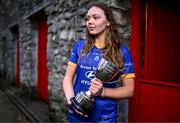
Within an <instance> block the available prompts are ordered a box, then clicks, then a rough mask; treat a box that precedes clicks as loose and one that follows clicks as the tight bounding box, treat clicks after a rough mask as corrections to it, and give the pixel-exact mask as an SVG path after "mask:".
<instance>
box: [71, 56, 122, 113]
mask: <svg viewBox="0 0 180 123" xmlns="http://www.w3.org/2000/svg"><path fill="white" fill-rule="evenodd" d="M119 71H120V68H119V67H117V66H116V65H115V64H113V63H111V62H109V61H107V60H106V59H104V58H102V59H101V60H100V62H99V63H98V65H97V69H96V72H95V77H96V78H98V79H100V80H101V81H102V82H108V81H110V80H111V79H112V78H113V77H114V76H115V75H117V73H119ZM70 101H71V106H72V107H73V108H74V109H75V110H77V111H79V112H81V113H82V114H85V115H88V114H89V112H90V111H91V110H92V109H93V107H94V104H95V101H94V97H93V95H92V93H91V92H90V91H89V90H88V91H86V92H82V91H81V92H79V93H78V94H77V95H76V96H75V97H73V98H71V99H70Z"/></svg>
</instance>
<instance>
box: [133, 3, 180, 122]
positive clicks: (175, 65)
mask: <svg viewBox="0 0 180 123" xmlns="http://www.w3.org/2000/svg"><path fill="white" fill-rule="evenodd" d="M133 5H134V6H141V5H143V7H142V8H143V9H142V8H136V9H135V10H136V12H139V13H140V15H141V16H138V17H140V19H137V18H136V17H134V15H132V16H133V17H134V18H132V19H134V20H132V21H134V22H133V23H134V25H135V24H137V25H138V26H137V28H140V29H134V31H135V32H134V33H133V34H135V35H134V37H133V38H135V39H133V40H132V45H131V51H132V52H133V56H134V58H135V59H134V60H135V69H136V75H137V78H136V80H135V82H136V84H135V89H136V90H135V97H134V98H133V99H132V102H131V103H130V105H131V106H130V107H131V108H134V109H135V110H134V109H130V116H131V117H130V121H141V122H179V121H180V117H179V114H180V105H179V104H180V98H179V96H180V80H179V76H180V72H179V69H180V58H179V52H180V13H179V10H178V2H177V1H176V0H172V1H160V0H158V1H156V0H146V1H144V3H143V1H139V5H137V3H135V2H134V4H133ZM133 5H132V6H133ZM140 10H143V12H142V11H140ZM136 36H137V37H136ZM137 39H139V40H137ZM133 47H135V49H133ZM136 48H139V49H140V50H136ZM135 51H138V52H135ZM137 53H138V54H139V55H138V54H137ZM136 60H137V61H136ZM133 115H134V116H133ZM135 117H136V118H135Z"/></svg>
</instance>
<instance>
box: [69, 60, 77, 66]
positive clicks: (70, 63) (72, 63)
mask: <svg viewBox="0 0 180 123" xmlns="http://www.w3.org/2000/svg"><path fill="white" fill-rule="evenodd" d="M68 65H70V66H74V67H76V66H77V64H75V63H74V62H71V61H69V62H68Z"/></svg>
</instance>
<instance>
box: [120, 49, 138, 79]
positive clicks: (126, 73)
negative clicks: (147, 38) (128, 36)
mask: <svg viewBox="0 0 180 123" xmlns="http://www.w3.org/2000/svg"><path fill="white" fill-rule="evenodd" d="M121 53H122V56H123V62H124V68H123V70H122V75H121V78H134V77H135V73H134V64H133V60H132V57H131V54H130V51H129V49H128V48H126V47H123V48H121Z"/></svg>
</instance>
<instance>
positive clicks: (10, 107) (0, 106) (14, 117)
mask: <svg viewBox="0 0 180 123" xmlns="http://www.w3.org/2000/svg"><path fill="white" fill-rule="evenodd" d="M0 122H26V123H27V122H28V121H27V119H26V118H25V116H24V115H22V113H21V112H20V111H19V109H17V107H16V106H15V105H14V104H13V103H12V102H11V101H10V100H9V98H8V97H7V96H6V95H4V93H2V92H1V90H0Z"/></svg>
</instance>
